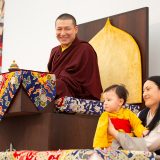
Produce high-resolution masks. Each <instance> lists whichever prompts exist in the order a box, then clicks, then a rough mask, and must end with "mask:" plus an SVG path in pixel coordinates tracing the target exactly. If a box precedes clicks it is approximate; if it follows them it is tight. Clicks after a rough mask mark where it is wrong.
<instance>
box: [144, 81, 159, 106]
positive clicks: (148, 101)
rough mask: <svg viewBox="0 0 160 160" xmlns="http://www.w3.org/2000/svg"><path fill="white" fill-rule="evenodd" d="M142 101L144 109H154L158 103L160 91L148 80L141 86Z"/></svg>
mask: <svg viewBox="0 0 160 160" xmlns="http://www.w3.org/2000/svg"><path fill="white" fill-rule="evenodd" d="M143 99H144V102H145V105H146V107H148V108H156V107H157V106H158V105H159V102H160V89H159V88H158V86H157V85H156V84H155V83H154V82H153V81H150V80H147V81H146V82H145V83H144V86H143Z"/></svg>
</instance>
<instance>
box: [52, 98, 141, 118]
mask: <svg viewBox="0 0 160 160" xmlns="http://www.w3.org/2000/svg"><path fill="white" fill-rule="evenodd" d="M55 106H56V108H57V110H58V111H59V112H67V113H80V114H89V115H101V114H102V112H103V103H102V102H100V101H96V100H86V99H78V98H74V97H62V98H59V99H57V100H56V101H55ZM125 107H126V108H128V109H130V110H131V111H133V112H134V113H136V114H137V113H138V112H139V110H140V106H138V105H129V104H126V106H125Z"/></svg>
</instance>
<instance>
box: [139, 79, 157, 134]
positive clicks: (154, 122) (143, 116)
mask: <svg viewBox="0 0 160 160" xmlns="http://www.w3.org/2000/svg"><path fill="white" fill-rule="evenodd" d="M147 80H149V81H152V82H154V83H155V84H156V86H158V88H159V89H160V76H152V77H149V78H148V79H147ZM148 111H149V108H147V107H146V108H145V109H144V110H142V111H141V112H140V114H139V118H140V119H141V121H142V124H143V125H144V126H146V118H147V114H148ZM159 121H160V103H159V106H158V108H157V111H156V114H155V116H154V118H153V119H152V121H151V122H150V123H149V124H148V125H147V126H146V127H147V128H148V129H149V131H151V130H153V129H154V128H155V127H156V125H157V123H158V122H159Z"/></svg>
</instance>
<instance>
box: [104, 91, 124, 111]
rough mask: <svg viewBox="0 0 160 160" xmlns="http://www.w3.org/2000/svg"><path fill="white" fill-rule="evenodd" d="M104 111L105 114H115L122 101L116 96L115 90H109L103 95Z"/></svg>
mask: <svg viewBox="0 0 160 160" xmlns="http://www.w3.org/2000/svg"><path fill="white" fill-rule="evenodd" d="M103 96H104V104H103V107H104V110H105V111H107V112H111V113H112V112H117V111H118V110H119V109H120V108H121V106H122V104H123V102H124V100H123V99H122V98H119V97H118V95H117V94H116V92H115V90H110V91H107V92H105V93H104V95H103Z"/></svg>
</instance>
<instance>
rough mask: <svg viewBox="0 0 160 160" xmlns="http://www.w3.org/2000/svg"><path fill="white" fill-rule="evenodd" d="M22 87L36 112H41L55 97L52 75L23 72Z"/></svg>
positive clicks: (53, 76) (53, 77)
mask: <svg viewBox="0 0 160 160" xmlns="http://www.w3.org/2000/svg"><path fill="white" fill-rule="evenodd" d="M22 79H23V81H22V85H23V87H24V88H25V90H26V91H27V93H28V95H29V97H30V99H31V100H32V102H33V103H34V104H35V105H36V107H37V109H38V110H43V109H44V108H45V107H46V106H47V105H48V104H49V103H50V102H51V101H53V100H54V98H55V96H56V83H55V82H56V81H55V75H54V74H48V73H44V72H35V71H27V70H24V71H23V74H22Z"/></svg>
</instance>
